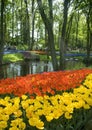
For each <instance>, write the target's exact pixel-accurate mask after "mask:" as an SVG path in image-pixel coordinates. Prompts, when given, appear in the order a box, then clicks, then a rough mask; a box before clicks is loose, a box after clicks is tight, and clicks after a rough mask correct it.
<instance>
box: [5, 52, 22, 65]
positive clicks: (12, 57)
mask: <svg viewBox="0 0 92 130" xmlns="http://www.w3.org/2000/svg"><path fill="white" fill-rule="evenodd" d="M22 60H23V55H22V54H20V53H16V54H6V55H4V56H3V62H4V63H8V62H17V61H22Z"/></svg>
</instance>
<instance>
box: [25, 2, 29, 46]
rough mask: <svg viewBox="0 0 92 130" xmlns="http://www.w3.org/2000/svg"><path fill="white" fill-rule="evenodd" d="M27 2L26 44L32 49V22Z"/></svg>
mask: <svg viewBox="0 0 92 130" xmlns="http://www.w3.org/2000/svg"><path fill="white" fill-rule="evenodd" d="M24 1H25V4H26V16H25V18H26V21H25V22H26V32H25V35H26V37H25V38H26V42H27V45H28V47H29V48H30V22H29V12H28V3H27V0H24Z"/></svg>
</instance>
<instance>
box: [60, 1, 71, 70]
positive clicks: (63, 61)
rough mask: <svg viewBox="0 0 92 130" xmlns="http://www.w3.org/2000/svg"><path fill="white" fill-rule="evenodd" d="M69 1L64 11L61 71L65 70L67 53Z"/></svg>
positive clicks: (65, 2)
mask: <svg viewBox="0 0 92 130" xmlns="http://www.w3.org/2000/svg"><path fill="white" fill-rule="evenodd" d="M68 4H69V0H64V11H63V25H62V30H61V39H60V69H61V70H64V69H65V53H66V43H65V41H66V26H67V14H68Z"/></svg>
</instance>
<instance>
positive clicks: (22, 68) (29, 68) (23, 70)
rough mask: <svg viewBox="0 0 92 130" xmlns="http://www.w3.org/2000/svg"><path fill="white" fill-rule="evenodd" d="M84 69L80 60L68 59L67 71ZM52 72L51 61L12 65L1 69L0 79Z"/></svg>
mask: <svg viewBox="0 0 92 130" xmlns="http://www.w3.org/2000/svg"><path fill="white" fill-rule="evenodd" d="M84 67H85V65H84V64H83V63H82V62H81V61H79V60H78V59H74V60H73V59H72V58H70V59H66V69H67V70H72V69H80V68H84ZM50 71H53V67H52V63H51V62H50V61H49V62H48V61H28V62H18V63H10V64H6V65H3V66H2V67H0V79H2V78H12V77H16V76H25V75H27V74H35V73H42V72H50Z"/></svg>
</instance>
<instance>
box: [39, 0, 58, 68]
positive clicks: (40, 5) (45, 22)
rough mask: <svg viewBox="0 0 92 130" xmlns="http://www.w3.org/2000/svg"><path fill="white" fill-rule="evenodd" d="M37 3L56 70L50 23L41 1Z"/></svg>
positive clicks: (56, 64)
mask: <svg viewBox="0 0 92 130" xmlns="http://www.w3.org/2000/svg"><path fill="white" fill-rule="evenodd" d="M37 3H38V7H39V11H40V14H41V17H42V20H43V22H44V24H45V27H46V30H47V32H48V47H49V48H50V54H51V57H52V64H53V69H54V70H58V63H57V59H56V52H55V45H54V35H53V28H52V23H51V20H50V19H48V18H47V16H46V14H45V12H44V9H43V5H42V1H41V0H37Z"/></svg>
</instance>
